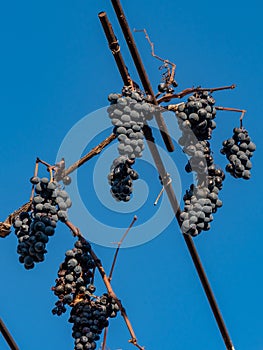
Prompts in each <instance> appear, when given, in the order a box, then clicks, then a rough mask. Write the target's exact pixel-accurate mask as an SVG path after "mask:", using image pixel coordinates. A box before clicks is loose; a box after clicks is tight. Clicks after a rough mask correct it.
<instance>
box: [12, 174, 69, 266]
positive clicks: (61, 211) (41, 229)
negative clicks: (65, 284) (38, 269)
mask: <svg viewBox="0 0 263 350" xmlns="http://www.w3.org/2000/svg"><path fill="white" fill-rule="evenodd" d="M31 183H32V184H34V185H35V196H34V198H33V201H32V208H31V211H30V212H28V213H27V212H23V213H21V214H20V215H19V216H18V217H17V218H16V219H15V221H14V223H13V226H14V228H15V234H16V236H17V237H18V247H17V253H18V254H19V255H20V257H19V261H20V262H21V263H23V264H24V267H25V268H26V269H32V268H33V267H34V265H35V263H37V262H41V261H44V259H45V257H44V255H45V253H47V250H46V244H47V242H48V240H49V237H50V236H53V235H54V233H55V228H56V226H57V222H58V220H61V221H65V220H67V209H68V208H69V207H70V206H71V200H70V198H69V196H68V194H67V192H66V191H65V190H60V188H59V184H58V183H57V182H55V181H54V182H50V181H49V180H48V179H47V178H45V177H44V178H42V179H40V178H38V177H33V178H31Z"/></svg>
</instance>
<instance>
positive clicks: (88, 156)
mask: <svg viewBox="0 0 263 350" xmlns="http://www.w3.org/2000/svg"><path fill="white" fill-rule="evenodd" d="M115 139H116V135H114V134H111V135H110V136H108V137H107V138H106V139H105V140H103V141H102V142H101V143H100V144H98V145H97V146H96V147H94V148H93V149H92V150H91V151H90V152H88V153H87V154H86V155H85V156H84V157H82V158H81V159H79V160H77V161H76V162H75V163H74V164H72V165H71V166H70V167H68V168H67V169H66V170H65V171H64V172H63V173H62V175H61V177H59V178H57V181H59V180H61V178H62V177H65V176H68V175H69V174H71V173H73V171H75V170H76V169H78V168H80V167H81V166H82V165H83V164H85V163H86V162H87V161H88V160H90V159H91V158H93V157H94V156H96V155H98V154H99V153H101V151H102V150H103V149H104V148H105V147H106V146H108V145H109V144H110V143H111V142H112V141H113V140H115Z"/></svg>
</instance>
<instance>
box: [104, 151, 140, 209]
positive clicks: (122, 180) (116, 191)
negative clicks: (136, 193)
mask: <svg viewBox="0 0 263 350" xmlns="http://www.w3.org/2000/svg"><path fill="white" fill-rule="evenodd" d="M133 163H134V161H132V160H130V159H128V158H127V157H125V156H120V157H118V158H116V159H115V160H114V161H113V164H112V166H111V172H110V174H109V175H108V181H109V184H110V185H111V194H112V196H113V197H114V198H115V199H116V200H117V201H124V202H128V201H129V200H130V198H131V194H132V191H133V186H132V181H133V180H137V179H138V177H139V175H138V173H137V172H136V171H135V170H133V169H132V168H131V165H132V164H133Z"/></svg>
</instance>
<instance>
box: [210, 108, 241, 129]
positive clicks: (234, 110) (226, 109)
mask: <svg viewBox="0 0 263 350" xmlns="http://www.w3.org/2000/svg"><path fill="white" fill-rule="evenodd" d="M215 109H217V110H218V111H228V112H240V113H241V116H240V118H239V121H240V127H241V128H242V127H243V118H244V116H245V113H246V112H247V111H246V110H245V109H239V108H232V107H220V106H216V107H215Z"/></svg>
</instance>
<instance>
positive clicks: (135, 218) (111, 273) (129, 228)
mask: <svg viewBox="0 0 263 350" xmlns="http://www.w3.org/2000/svg"><path fill="white" fill-rule="evenodd" d="M137 219H138V217H137V216H136V215H135V216H134V218H133V220H132V222H131V223H130V226H129V227H128V228H127V230H126V231H125V233H124V235H123V236H122V238H121V240H120V241H119V242H118V243H117V245H118V246H117V248H116V251H115V254H114V258H113V262H112V266H111V270H110V274H109V281H110V282H111V280H112V275H113V271H114V268H115V265H116V261H117V257H118V254H119V251H120V248H121V245H122V243H123V241H124V240H125V238H126V237H127V235H128V233H129V232H130V230H131V228H132V227H133V225H134V223H135V222H136V221H137Z"/></svg>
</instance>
